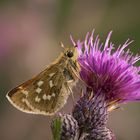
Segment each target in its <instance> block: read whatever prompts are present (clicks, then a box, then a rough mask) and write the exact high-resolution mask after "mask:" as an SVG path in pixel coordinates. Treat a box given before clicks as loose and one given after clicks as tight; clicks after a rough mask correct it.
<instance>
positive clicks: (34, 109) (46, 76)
mask: <svg viewBox="0 0 140 140" xmlns="http://www.w3.org/2000/svg"><path fill="white" fill-rule="evenodd" d="M62 47H63V46H62ZM63 48H64V50H63V52H62V53H61V54H60V56H59V57H58V58H57V59H56V60H55V61H54V62H53V63H52V64H50V65H49V66H48V67H47V68H46V69H45V70H44V71H42V72H41V73H39V74H38V75H37V76H35V77H33V78H32V79H30V80H28V81H26V82H24V83H23V84H21V85H19V86H17V87H16V88H14V89H12V90H11V91H10V92H8V93H7V95H6V97H7V99H8V100H9V101H10V103H11V104H12V105H13V106H14V107H16V108H17V109H18V110H20V111H22V112H26V113H32V114H42V115H54V114H55V113H56V112H58V111H59V110H60V109H61V108H62V107H63V106H64V104H65V103H66V101H67V99H68V97H69V95H70V92H71V88H72V87H73V86H74V85H75V84H76V82H77V81H78V78H77V75H78V73H79V69H80V68H79V65H78V62H77V56H78V52H77V48H76V46H72V47H66V48H65V47H63Z"/></svg>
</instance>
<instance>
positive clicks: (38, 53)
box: [0, 0, 140, 140]
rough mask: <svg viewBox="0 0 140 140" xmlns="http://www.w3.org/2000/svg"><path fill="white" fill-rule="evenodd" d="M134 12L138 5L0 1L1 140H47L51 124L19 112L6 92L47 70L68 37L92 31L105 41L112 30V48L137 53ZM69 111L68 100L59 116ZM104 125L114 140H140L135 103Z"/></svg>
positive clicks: (104, 0) (139, 20) (128, 0)
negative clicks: (126, 44) (123, 45)
mask: <svg viewBox="0 0 140 140" xmlns="http://www.w3.org/2000/svg"><path fill="white" fill-rule="evenodd" d="M139 12H140V1H139V0H133V1H132V0H117V1H114V0H101V1H99V0H86V1H85V0H0V94H1V95H0V140H51V131H50V120H51V118H50V117H45V116H39V115H29V114H26V113H22V112H20V111H18V110H17V109H15V108H14V107H13V106H11V105H10V103H9V102H8V101H7V99H6V98H5V95H6V93H7V92H8V90H9V89H11V88H13V87H15V86H16V85H17V84H19V83H22V82H23V81H25V80H27V79H29V78H31V77H32V76H33V75H35V74H37V73H39V72H40V71H41V70H43V69H44V68H46V66H47V65H48V64H49V63H51V62H52V61H53V60H54V59H55V58H56V57H57V56H58V55H59V53H60V52H61V47H60V46H59V42H60V41H62V42H63V43H64V44H65V45H71V42H70V39H69V35H70V34H72V35H73V37H74V38H75V39H76V40H77V39H79V38H80V39H83V38H84V37H85V35H86V33H87V32H88V31H92V29H93V28H95V29H96V30H95V31H96V34H100V37H101V39H102V41H104V40H105V37H106V35H107V34H108V32H109V31H110V30H113V36H112V41H113V42H114V43H116V45H119V44H120V43H124V42H125V41H126V40H127V39H128V38H130V39H133V40H135V41H134V43H133V44H132V45H131V50H132V51H134V52H135V53H140V49H139V48H140V39H139V38H140V30H139V26H140V16H139ZM138 65H139V64H138ZM72 107H73V104H72V99H71V97H70V98H69V101H68V104H67V105H66V106H65V107H64V108H63V109H62V110H61V112H67V113H69V112H71V109H72ZM108 125H109V127H110V128H111V129H112V130H113V131H114V132H115V134H116V136H117V140H140V103H130V104H127V105H123V109H119V110H116V111H114V112H112V113H111V114H110V119H109V124H108Z"/></svg>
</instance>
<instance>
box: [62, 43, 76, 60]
mask: <svg viewBox="0 0 140 140" xmlns="http://www.w3.org/2000/svg"><path fill="white" fill-rule="evenodd" d="M64 56H65V57H66V58H67V59H72V60H76V59H77V48H76V46H73V47H66V48H65V49H64Z"/></svg>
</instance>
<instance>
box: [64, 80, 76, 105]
mask: <svg viewBox="0 0 140 140" xmlns="http://www.w3.org/2000/svg"><path fill="white" fill-rule="evenodd" d="M65 86H66V88H67V90H68V91H69V92H70V93H71V96H72V101H73V104H75V103H76V102H75V98H74V94H73V91H72V89H71V87H70V86H69V85H68V82H65Z"/></svg>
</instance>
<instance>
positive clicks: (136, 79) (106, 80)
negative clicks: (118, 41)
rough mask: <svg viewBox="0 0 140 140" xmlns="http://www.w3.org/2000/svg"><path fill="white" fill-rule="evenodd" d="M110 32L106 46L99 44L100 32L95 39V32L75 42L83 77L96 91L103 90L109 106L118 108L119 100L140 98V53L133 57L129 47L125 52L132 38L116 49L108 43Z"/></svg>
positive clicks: (125, 100)
mask: <svg viewBox="0 0 140 140" xmlns="http://www.w3.org/2000/svg"><path fill="white" fill-rule="evenodd" d="M111 34H112V32H110V33H109V34H108V36H107V39H106V42H105V45H103V43H100V39H99V36H98V35H97V36H96V38H94V36H93V35H94V32H93V33H92V34H91V36H89V33H88V34H87V36H86V39H85V40H84V41H83V42H81V41H78V42H77V43H76V44H77V47H78V52H79V58H78V61H79V63H80V66H81V72H80V75H81V78H82V80H83V81H84V82H85V83H86V84H87V85H88V86H89V87H91V88H92V90H93V92H94V94H96V93H98V91H99V90H100V91H101V94H104V96H105V100H106V101H107V102H108V105H109V106H110V107H113V106H114V107H115V105H116V104H119V103H124V102H131V101H138V100H140V75H139V72H140V67H136V66H134V64H135V63H136V62H137V61H139V60H140V56H139V55H138V54H137V55H135V56H134V55H133V53H131V52H130V50H129V49H127V50H126V51H125V48H127V47H128V46H129V44H131V43H132V41H129V39H128V40H127V41H126V42H125V43H124V44H123V45H120V46H119V47H118V48H115V47H114V44H113V43H109V40H110V37H111ZM73 43H74V41H73Z"/></svg>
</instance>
